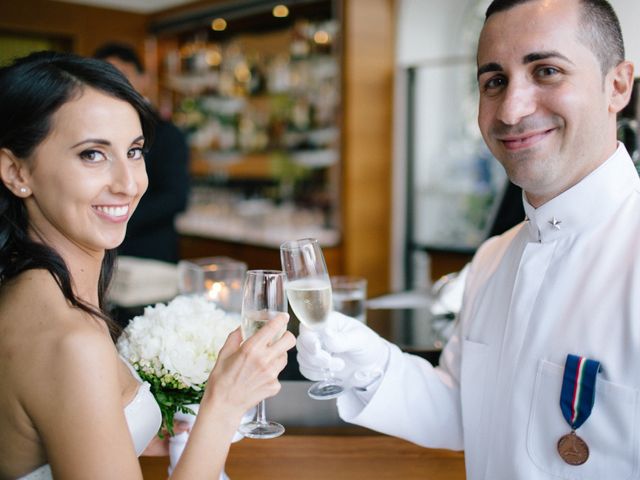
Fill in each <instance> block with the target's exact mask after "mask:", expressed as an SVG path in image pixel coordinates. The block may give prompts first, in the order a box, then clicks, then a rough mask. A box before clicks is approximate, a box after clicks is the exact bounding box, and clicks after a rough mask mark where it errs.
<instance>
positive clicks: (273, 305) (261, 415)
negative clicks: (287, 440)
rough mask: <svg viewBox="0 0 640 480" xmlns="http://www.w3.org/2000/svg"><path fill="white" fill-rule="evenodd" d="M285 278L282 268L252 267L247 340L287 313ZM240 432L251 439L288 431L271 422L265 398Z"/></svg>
mask: <svg viewBox="0 0 640 480" xmlns="http://www.w3.org/2000/svg"><path fill="white" fill-rule="evenodd" d="M284 279H285V276H284V272H281V271H279V270H249V271H248V272H247V273H246V275H245V280H244V288H243V293H242V312H241V324H240V326H241V330H242V338H243V340H247V339H248V338H249V337H251V336H252V335H253V334H254V333H256V332H257V331H258V330H260V329H261V328H262V327H263V326H264V325H265V324H266V323H267V322H268V321H269V320H271V319H272V318H274V317H275V316H277V315H280V314H282V313H286V312H287V298H286V296H285V293H284ZM284 332H285V329H283V330H282V332H280V333H279V334H278V335H277V336H276V337H275V338H274V339H273V341H276V340H278V339H279V338H280V337H281V336H282V335H284ZM238 431H239V432H240V433H241V434H242V435H244V436H245V437H249V438H274V437H278V436H280V435H282V434H283V433H284V427H283V426H282V425H280V424H279V423H277V422H272V421H267V419H266V413H265V401H264V400H262V401H261V402H260V403H259V404H258V406H257V408H256V416H255V419H254V420H252V421H251V422H248V423H244V424H242V425H240V427H239V428H238Z"/></svg>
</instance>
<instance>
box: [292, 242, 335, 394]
mask: <svg viewBox="0 0 640 480" xmlns="http://www.w3.org/2000/svg"><path fill="white" fill-rule="evenodd" d="M280 259H281V260H282V269H283V270H284V272H285V274H286V275H287V281H286V291H287V297H288V298H289V303H290V304H291V308H292V309H293V313H295V314H296V317H298V320H300V321H301V322H302V323H303V324H304V325H305V326H307V327H309V328H312V329H315V330H321V329H323V328H326V322H327V318H328V316H329V312H330V311H331V281H330V280H329V273H328V272H327V265H326V264H325V261H324V256H323V255H322V249H321V248H320V245H319V244H318V241H317V240H315V239H313V238H304V239H301V240H294V241H290V242H285V243H283V244H282V245H280ZM323 376H324V378H323V379H322V380H321V381H319V382H316V383H314V384H313V385H311V388H309V391H308V394H309V396H310V397H311V398H314V399H316V400H328V399H331V398H335V397H338V396H339V395H341V394H342V392H343V391H344V388H343V386H342V382H341V381H340V380H339V379H337V378H334V377H333V376H332V375H331V371H330V370H329V369H328V368H327V369H324V370H323Z"/></svg>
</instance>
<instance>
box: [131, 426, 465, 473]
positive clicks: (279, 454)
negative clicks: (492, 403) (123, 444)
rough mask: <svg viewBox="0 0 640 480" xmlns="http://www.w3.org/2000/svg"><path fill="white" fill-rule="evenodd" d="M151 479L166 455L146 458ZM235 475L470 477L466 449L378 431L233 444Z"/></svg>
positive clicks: (144, 466) (231, 465)
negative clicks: (423, 444)
mask: <svg viewBox="0 0 640 480" xmlns="http://www.w3.org/2000/svg"><path fill="white" fill-rule="evenodd" d="M140 463H141V464H142V470H143V474H144V478H145V480H161V479H162V480H164V479H166V478H167V473H166V472H167V465H168V460H167V458H166V457H157V458H152V457H142V458H141V459H140ZM225 470H226V472H227V475H229V477H230V479H231V480H256V479H260V480H272V479H273V480H294V479H295V480H316V479H317V480H328V479H331V480H354V479H381V480H383V479H389V480H392V479H393V480H395V479H399V478H401V479H403V480H413V479H416V480H417V479H421V480H424V479H429V480H464V478H465V472H464V456H463V454H462V453H461V452H451V451H448V450H434V449H427V448H421V447H418V446H416V445H414V444H412V443H409V442H406V441H404V440H400V439H397V438H393V437H388V436H385V435H378V434H363V435H308V434H302V435H295V434H289V433H285V435H283V436H282V437H279V438H274V439H270V440H251V439H248V438H245V439H243V440H242V441H240V442H237V443H234V444H233V445H232V446H231V451H230V453H229V457H228V459H227V463H226V468H225Z"/></svg>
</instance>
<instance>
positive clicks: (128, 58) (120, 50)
mask: <svg viewBox="0 0 640 480" xmlns="http://www.w3.org/2000/svg"><path fill="white" fill-rule="evenodd" d="M114 57H115V58H117V59H118V60H121V61H123V62H125V63H131V64H133V65H134V66H135V67H136V70H137V72H138V73H144V67H143V65H142V62H141V61H140V57H138V54H137V53H136V51H135V49H134V48H133V47H132V46H131V45H127V44H125V43H117V42H111V43H105V44H104V45H102V46H101V47H99V48H98V49H97V50H96V51H95V52H94V54H93V58H97V59H98V60H106V59H107V58H114Z"/></svg>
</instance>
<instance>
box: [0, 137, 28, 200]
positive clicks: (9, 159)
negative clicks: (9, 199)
mask: <svg viewBox="0 0 640 480" xmlns="http://www.w3.org/2000/svg"><path fill="white" fill-rule="evenodd" d="M0 179H1V180H2V183H4V185H5V187H7V188H8V189H9V190H10V191H11V192H12V193H13V194H14V195H15V196H16V197H21V198H26V197H28V196H29V195H31V188H30V186H29V181H28V180H29V175H28V171H27V169H26V166H25V164H24V161H22V160H20V159H18V158H17V157H16V156H15V155H14V154H13V152H11V150H9V149H8V148H0Z"/></svg>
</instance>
